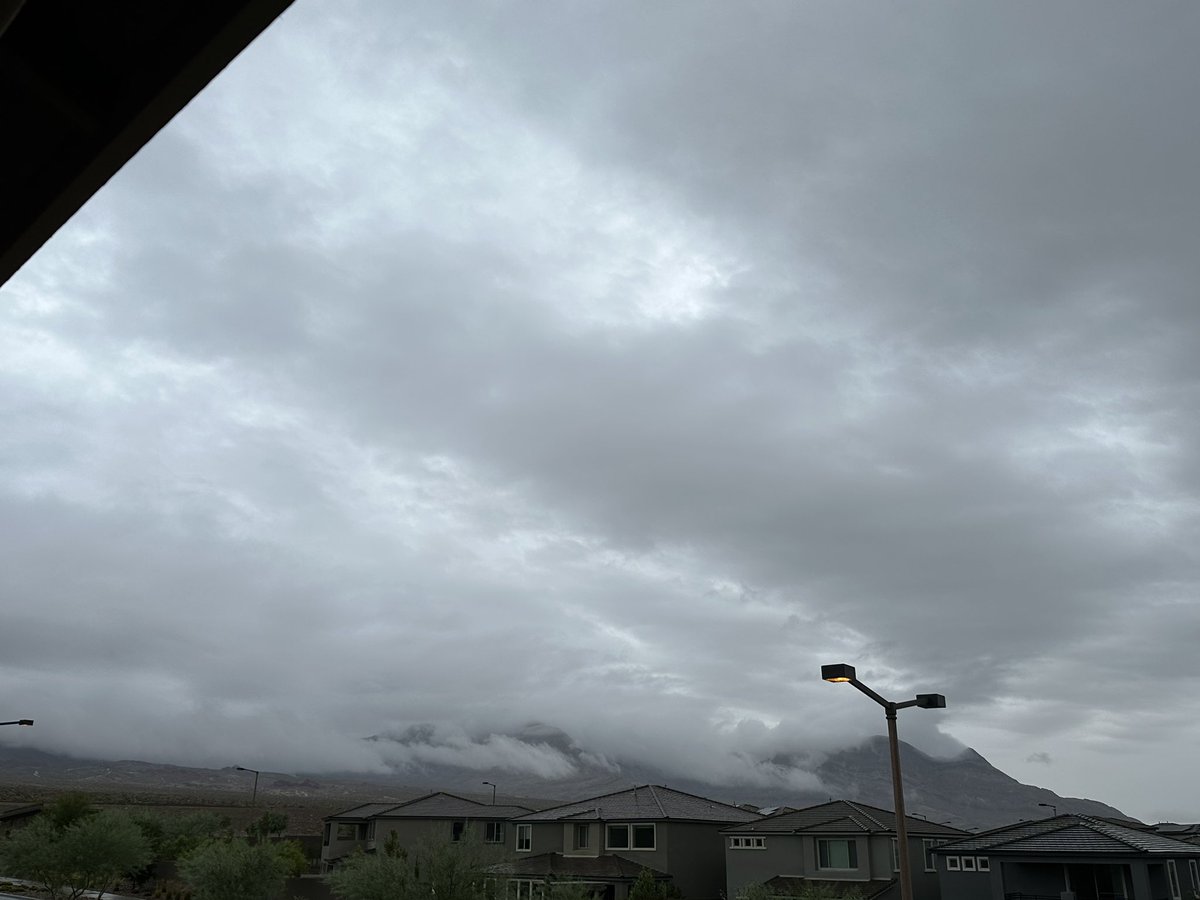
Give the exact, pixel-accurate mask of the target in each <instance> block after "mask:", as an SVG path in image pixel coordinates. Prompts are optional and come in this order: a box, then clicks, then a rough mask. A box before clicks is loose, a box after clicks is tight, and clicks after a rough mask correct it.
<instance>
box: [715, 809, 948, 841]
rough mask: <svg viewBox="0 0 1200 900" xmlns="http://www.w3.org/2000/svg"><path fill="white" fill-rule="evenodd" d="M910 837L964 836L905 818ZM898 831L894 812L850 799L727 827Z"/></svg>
mask: <svg viewBox="0 0 1200 900" xmlns="http://www.w3.org/2000/svg"><path fill="white" fill-rule="evenodd" d="M904 821H905V823H906V824H907V825H908V833H909V834H920V835H937V836H939V837H961V836H963V835H965V834H966V832H965V831H962V830H961V829H958V828H952V827H950V826H949V825H941V824H938V823H937V822H930V821H927V820H926V819H919V818H917V817H915V816H905V817H904ZM895 830H896V814H895V813H893V812H892V811H891V810H887V809H879V808H878V807H875V806H867V805H866V804H864V803H852V802H851V801H849V800H830V801H829V802H828V803H821V804H818V805H817V806H809V807H805V808H804V809H784V810H783V811H782V812H778V813H775V814H774V815H771V816H767V817H766V818H764V819H758V820H757V821H753V822H749V823H747V824H745V825H735V826H733V827H731V828H726V829H725V831H726V832H728V833H731V834H732V833H737V834H745V833H754V834H797V833H799V832H802V831H807V832H821V833H827V834H859V833H862V834H875V833H881V834H886V833H892V832H894V831H895Z"/></svg>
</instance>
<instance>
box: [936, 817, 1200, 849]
mask: <svg viewBox="0 0 1200 900" xmlns="http://www.w3.org/2000/svg"><path fill="white" fill-rule="evenodd" d="M933 852H934V853H941V854H948V855H954V854H956V853H989V854H993V853H1011V854H1013V855H1029V854H1038V855H1041V854H1045V855H1051V856H1053V855H1059V856H1061V855H1070V854H1074V855H1084V856H1142V855H1146V854H1152V855H1155V856H1200V847H1198V846H1197V845H1195V844H1189V843H1185V842H1184V841H1177V840H1175V839H1174V838H1169V837H1165V836H1164V835H1161V834H1155V833H1154V832H1152V831H1143V830H1142V829H1141V828H1132V827H1130V826H1128V825H1119V824H1117V823H1116V822H1113V821H1110V820H1107V819H1101V818H1097V817H1095V816H1084V815H1078V814H1071V813H1064V814H1063V815H1061V816H1052V817H1051V818H1048V819H1039V820H1037V821H1036V822H1018V823H1017V824H1015V825H1006V826H1004V827H1003V828H996V829H993V830H992V831H987V832H984V833H983V834H977V835H973V836H971V837H969V838H964V839H963V840H959V841H952V842H950V843H948V844H943V845H942V846H940V847H938V848H936V849H935V850H934V851H933Z"/></svg>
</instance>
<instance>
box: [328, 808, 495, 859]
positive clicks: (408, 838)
mask: <svg viewBox="0 0 1200 900" xmlns="http://www.w3.org/2000/svg"><path fill="white" fill-rule="evenodd" d="M374 821H375V837H374V838H373V839H371V840H368V839H367V838H366V837H365V829H366V824H365V823H353V824H355V825H356V826H357V827H358V832H359V833H360V834H363V837H361V838H358V839H356V840H352V841H339V840H338V839H337V826H338V823H337V822H332V823H326V824H327V825H331V826H332V827H331V828H330V840H329V843H328V844H325V845H323V846H322V847H321V861H322V862H323V863H326V864H328V863H332V862H336V861H337V860H339V859H342V858H343V857H346V856H349V855H351V854H352V853H353V852H354V851H355V850H357V849H362V850H364V851H371V850H375V851H382V850H383V848H384V845H385V844H386V843H387V839H388V835H389V834H392V833H394V834H395V835H396V837H397V840H398V841H399V843H400V846H401V847H406V848H413V847H418V846H420V845H421V844H422V843H426V842H437V843H443V842H445V843H449V842H450V841H452V840H453V839H454V823H455V822H463V823H464V826H463V833H464V834H466V833H468V832H469V833H470V834H471V835H472V836H473V837H474V838H475V839H476V840H478V842H479V843H480V844H481V845H482V846H485V847H493V848H495V854H496V857H497V861H499V860H501V859H507V858H509V857H511V856H512V854H513V850H512V848H513V847H514V846H515V845H514V841H515V837H514V835H515V826H514V825H513V824H512V823H510V822H505V823H504V842H503V843H501V844H486V843H484V838H485V836H486V834H487V829H486V827H485V826H486V822H484V821H479V820H477V819H417V818H395V819H388V818H382V817H380V818H376V819H375V820H374Z"/></svg>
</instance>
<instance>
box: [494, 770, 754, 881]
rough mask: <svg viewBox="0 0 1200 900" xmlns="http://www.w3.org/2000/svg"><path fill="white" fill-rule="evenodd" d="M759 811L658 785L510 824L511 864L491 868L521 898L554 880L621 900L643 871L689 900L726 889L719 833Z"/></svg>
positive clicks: (618, 793)
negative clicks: (584, 886) (578, 884)
mask: <svg viewBox="0 0 1200 900" xmlns="http://www.w3.org/2000/svg"><path fill="white" fill-rule="evenodd" d="M758 818H759V816H758V815H757V814H756V813H753V812H749V811H747V810H744V809H739V808H738V807H736V806H730V805H729V804H726V803H720V802H718V801H716V800H709V799H707V798H705V797H698V796H696V795H695V794H688V793H684V792H683V791H676V790H672V789H671V788H667V787H663V786H661V785H655V784H647V785H642V786H640V787H635V788H630V789H629V790H625V791H618V792H616V793H612V794H605V795H604V796H601V797H592V798H590V799H587V800H582V801H579V802H576V803H566V804H563V805H561V806H556V807H552V808H550V809H545V810H541V811H539V812H533V813H529V814H527V815H523V816H520V817H518V818H515V819H513V821H512V823H511V824H512V826H513V835H512V840H513V844H512V848H513V850H514V853H515V857H516V858H515V859H514V860H513V861H512V862H511V863H506V864H504V865H503V866H499V867H497V868H496V871H497V873H498V874H502V875H504V876H507V877H508V879H509V880H510V883H511V884H512V885H513V891H512V893H513V894H515V896H516V897H517V898H518V900H524V898H532V897H534V896H536V895H537V894H538V893H539V887H540V886H541V885H544V884H545V883H546V882H548V881H552V880H554V879H567V880H572V881H581V882H584V883H586V884H589V885H591V886H592V888H593V892H594V894H595V895H596V896H597V897H598V898H601V900H625V898H626V897H627V896H628V894H629V888H630V887H631V886H632V885H633V882H634V880H635V879H636V878H637V877H638V875H639V873H640V872H641V871H642V869H649V870H650V872H651V874H652V875H653V876H654V877H655V878H656V879H657V880H659V881H662V882H668V881H669V882H670V883H671V884H672V885H674V886H675V887H676V888H677V889H678V890H679V891H680V892H681V893H682V895H683V896H684V897H685V898H686V900H715V898H717V897H720V896H722V894H723V892H724V889H725V854H724V851H723V846H724V838H723V837H722V836H721V830H722V829H723V828H726V827H728V826H730V825H733V824H740V823H745V822H751V821H754V820H756V819H758Z"/></svg>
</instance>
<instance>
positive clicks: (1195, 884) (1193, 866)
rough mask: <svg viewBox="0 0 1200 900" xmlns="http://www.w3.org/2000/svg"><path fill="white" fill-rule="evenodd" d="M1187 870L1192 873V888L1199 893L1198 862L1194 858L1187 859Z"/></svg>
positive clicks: (1199, 865) (1199, 868)
mask: <svg viewBox="0 0 1200 900" xmlns="http://www.w3.org/2000/svg"><path fill="white" fill-rule="evenodd" d="M1188 871H1190V872H1191V873H1192V890H1193V891H1195V892H1196V893H1197V894H1200V863H1197V862H1196V861H1195V860H1194V859H1189V860H1188Z"/></svg>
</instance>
